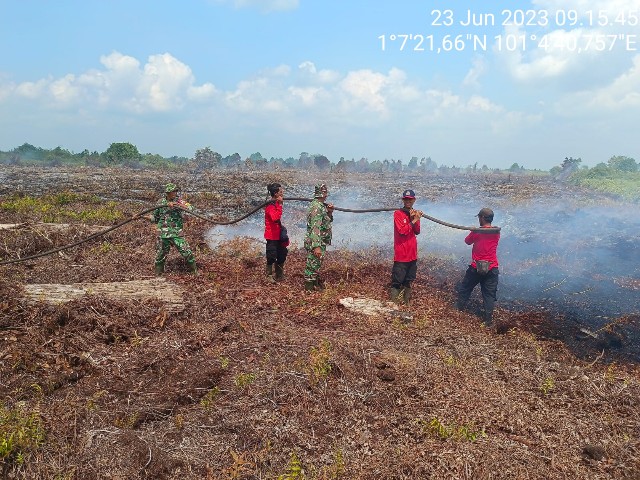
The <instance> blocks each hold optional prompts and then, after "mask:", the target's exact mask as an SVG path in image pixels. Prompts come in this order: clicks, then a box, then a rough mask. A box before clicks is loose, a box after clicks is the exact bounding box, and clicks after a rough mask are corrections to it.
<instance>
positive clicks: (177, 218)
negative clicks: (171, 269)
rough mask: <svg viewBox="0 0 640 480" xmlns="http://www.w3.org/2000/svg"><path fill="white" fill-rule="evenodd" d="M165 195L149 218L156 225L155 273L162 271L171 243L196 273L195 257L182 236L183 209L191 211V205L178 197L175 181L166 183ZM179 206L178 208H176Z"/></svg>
mask: <svg viewBox="0 0 640 480" xmlns="http://www.w3.org/2000/svg"><path fill="white" fill-rule="evenodd" d="M164 192H165V197H164V198H162V199H161V200H160V201H159V202H158V207H166V208H156V209H155V210H154V211H153V215H152V216H150V220H151V221H152V222H153V223H155V224H156V226H157V227H158V241H157V244H156V262H155V272H156V275H162V274H163V273H164V264H165V261H166V259H167V255H168V254H169V250H170V249H171V245H173V246H174V247H176V249H177V250H178V252H180V255H182V256H183V258H184V259H185V260H186V262H187V265H188V266H189V270H191V272H193V273H194V274H197V273H198V269H197V268H196V259H195V256H194V254H193V252H192V251H191V248H189V244H188V243H187V241H186V240H185V238H184V234H183V231H182V227H183V224H184V220H183V213H184V212H183V211H182V210H181V209H186V210H190V211H193V210H194V208H193V206H192V205H191V204H190V203H188V202H186V201H184V200H183V199H181V198H178V187H177V186H176V184H175V183H167V184H166V185H165V187H164ZM176 207H180V208H176Z"/></svg>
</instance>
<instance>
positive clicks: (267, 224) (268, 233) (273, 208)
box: [264, 202, 282, 240]
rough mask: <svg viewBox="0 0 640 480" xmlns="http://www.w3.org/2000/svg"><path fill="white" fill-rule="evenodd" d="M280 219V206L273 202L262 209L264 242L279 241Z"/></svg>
mask: <svg viewBox="0 0 640 480" xmlns="http://www.w3.org/2000/svg"><path fill="white" fill-rule="evenodd" d="M281 218H282V204H281V203H278V202H273V203H270V204H269V205H267V206H266V207H264V238H265V240H280V219H281Z"/></svg>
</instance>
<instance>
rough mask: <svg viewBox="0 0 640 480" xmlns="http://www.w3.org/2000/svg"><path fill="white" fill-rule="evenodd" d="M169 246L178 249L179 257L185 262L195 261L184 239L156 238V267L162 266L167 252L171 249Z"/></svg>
mask: <svg viewBox="0 0 640 480" xmlns="http://www.w3.org/2000/svg"><path fill="white" fill-rule="evenodd" d="M171 245H173V246H174V247H176V249H178V252H180V255H182V256H183V257H184V259H185V260H186V261H187V262H193V261H194V260H195V256H194V255H193V252H192V251H191V248H189V244H188V243H187V241H186V240H185V239H184V237H169V238H162V237H158V241H157V243H156V265H164V262H165V260H166V259H167V255H168V254H169V250H170V249H171Z"/></svg>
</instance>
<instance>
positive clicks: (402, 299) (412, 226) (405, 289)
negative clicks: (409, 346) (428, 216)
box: [390, 190, 422, 305]
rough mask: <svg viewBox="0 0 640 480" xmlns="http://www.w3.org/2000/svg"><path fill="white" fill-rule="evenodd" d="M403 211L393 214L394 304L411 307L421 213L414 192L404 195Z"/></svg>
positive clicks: (406, 191)
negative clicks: (416, 204)
mask: <svg viewBox="0 0 640 480" xmlns="http://www.w3.org/2000/svg"><path fill="white" fill-rule="evenodd" d="M402 202H403V203H404V206H403V208H401V209H399V210H396V211H395V212H393V269H392V270H391V291H390V297H391V301H393V302H396V303H404V304H405V305H409V301H410V300H411V282H413V281H414V280H415V279H416V272H417V270H418V239H417V238H416V235H419V234H420V216H421V215H422V212H421V211H420V210H414V208H413V204H414V203H415V202H416V194H415V193H414V191H413V190H405V191H404V192H403V193H402Z"/></svg>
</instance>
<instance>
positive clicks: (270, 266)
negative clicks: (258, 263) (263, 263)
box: [264, 263, 276, 283]
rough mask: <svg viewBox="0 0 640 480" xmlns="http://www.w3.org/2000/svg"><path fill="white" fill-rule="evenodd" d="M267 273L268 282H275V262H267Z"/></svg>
mask: <svg viewBox="0 0 640 480" xmlns="http://www.w3.org/2000/svg"><path fill="white" fill-rule="evenodd" d="M264 272H265V274H266V275H267V282H269V283H275V282H276V281H275V279H274V278H273V264H271V263H269V264H267V267H266V268H265V270H264Z"/></svg>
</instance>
